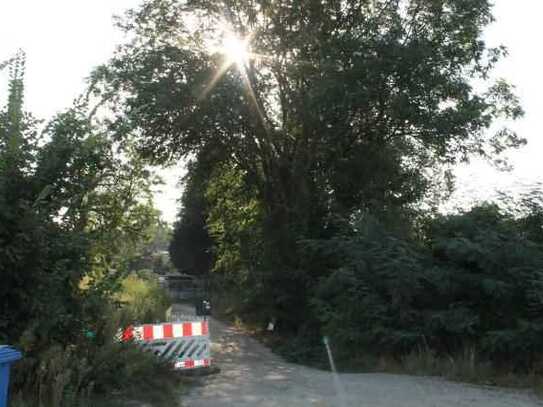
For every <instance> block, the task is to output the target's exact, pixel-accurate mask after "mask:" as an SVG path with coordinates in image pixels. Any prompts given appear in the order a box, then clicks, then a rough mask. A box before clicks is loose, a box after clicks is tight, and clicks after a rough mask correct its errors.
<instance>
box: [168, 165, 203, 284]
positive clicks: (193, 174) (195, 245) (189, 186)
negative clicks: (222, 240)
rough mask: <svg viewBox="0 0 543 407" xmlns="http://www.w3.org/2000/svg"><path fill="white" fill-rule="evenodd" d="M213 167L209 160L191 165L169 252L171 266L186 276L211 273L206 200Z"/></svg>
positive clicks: (186, 177)
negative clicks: (186, 274)
mask: <svg viewBox="0 0 543 407" xmlns="http://www.w3.org/2000/svg"><path fill="white" fill-rule="evenodd" d="M211 166H212V164H211V163H210V162H209V160H203V159H201V160H196V161H194V162H192V163H190V164H189V165H188V173H187V175H186V176H185V178H184V193H183V196H182V198H181V209H180V211H179V215H178V220H177V222H176V223H175V226H174V231H173V236H172V239H171V241H170V246H169V248H168V249H169V253H170V258H171V260H172V263H173V264H174V266H175V267H176V268H177V269H178V270H179V271H181V272H183V273H188V274H195V275H200V276H204V275H207V274H208V273H209V271H210V269H211V265H212V253H211V252H212V240H211V238H210V236H209V232H208V229H207V225H206V217H207V208H208V205H207V203H206V198H205V193H206V189H207V185H208V183H209V178H210V171H211V169H210V168H212V167H211Z"/></svg>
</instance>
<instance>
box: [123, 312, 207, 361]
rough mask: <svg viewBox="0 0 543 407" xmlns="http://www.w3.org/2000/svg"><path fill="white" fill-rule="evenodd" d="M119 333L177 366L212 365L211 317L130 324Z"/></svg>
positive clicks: (127, 339)
mask: <svg viewBox="0 0 543 407" xmlns="http://www.w3.org/2000/svg"><path fill="white" fill-rule="evenodd" d="M119 336H120V338H119V339H120V340H121V341H123V342H129V341H135V342H137V343H138V344H139V346H141V348H142V349H143V350H145V351H149V352H152V353H154V354H155V355H156V356H157V357H161V358H163V359H165V360H170V361H171V362H172V363H173V365H174V368H175V369H195V368H201V367H208V366H210V365H211V356H210V352H211V342H210V340H209V327H208V322H207V321H195V322H179V323H165V324H145V325H141V326H129V327H128V328H126V329H125V330H124V331H122V334H121V335H119Z"/></svg>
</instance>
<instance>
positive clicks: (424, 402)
mask: <svg viewBox="0 0 543 407" xmlns="http://www.w3.org/2000/svg"><path fill="white" fill-rule="evenodd" d="M179 310H180V311H181V307H180V309H179ZM182 311H184V313H187V312H188V310H187V308H185V307H182ZM210 332H211V337H212V341H213V348H212V349H213V358H214V363H215V364H217V365H218V366H220V369H221V372H220V373H219V374H217V375H213V376H209V377H204V378H201V379H199V385H198V386H196V387H194V388H193V389H191V391H190V392H189V393H188V394H187V395H184V396H183V405H184V406H187V407H212V406H213V407H214V406H264V407H275V406H286V407H290V406H292V407H298V406H300V407H301V406H304V407H305V406H314V407H324V406H338V407H342V406H345V407H347V406H349V407H351V406H353V407H354V406H357V407H358V406H368V407H369V406H371V407H452V406H455V407H459V406H461V407H467V406H483V407H505V406H508V407H509V406H518V407H534V406H543V403H541V402H540V401H539V400H538V399H537V398H536V397H535V396H534V395H532V394H531V393H530V392H528V391H515V390H501V389H495V388H485V387H479V386H471V385H465V384H458V383H451V382H447V381H445V380H442V379H437V378H421V377H412V376H401V375H389V374H341V375H339V379H340V383H341V386H342V387H343V389H344V397H343V400H342V399H341V397H339V396H338V395H337V394H336V390H335V387H334V381H333V377H332V375H331V374H330V373H329V372H324V371H320V370H316V369H311V368H308V367H304V366H299V365H293V364H290V363H286V362H285V361H283V360H282V359H281V358H280V357H278V356H277V355H274V354H273V353H271V351H269V350H268V349H267V348H266V347H264V346H263V345H261V344H260V343H258V342H257V341H255V340H254V339H252V338H250V337H247V336H246V335H243V334H242V333H240V332H239V331H237V330H236V329H235V328H233V327H230V326H226V325H224V324H222V323H220V322H218V321H216V320H213V319H212V320H211V321H210Z"/></svg>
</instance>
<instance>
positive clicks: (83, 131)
mask: <svg viewBox="0 0 543 407" xmlns="http://www.w3.org/2000/svg"><path fill="white" fill-rule="evenodd" d="M9 64H10V70H11V72H10V85H9V98H8V102H7V106H6V107H5V108H3V109H2V110H0V225H1V227H0V276H1V281H2V284H0V309H1V310H2V312H1V316H0V341H1V342H4V343H5V342H7V343H10V344H13V345H15V346H17V347H19V348H21V349H22V350H23V352H24V354H25V358H24V361H23V362H22V363H20V364H18V368H17V373H16V377H15V380H14V383H15V387H14V390H15V392H21V394H23V395H24V397H25V398H27V399H29V400H31V402H33V403H44V404H45V405H53V406H55V407H57V406H61V405H68V404H70V403H71V402H72V401H74V400H76V399H78V398H80V397H86V396H89V395H91V393H94V392H97V391H98V392H109V391H112V390H120V389H121V388H122V387H123V383H122V380H124V379H122V376H119V374H123V373H126V374H129V375H131V376H132V379H133V380H132V382H130V381H126V382H124V384H126V386H128V385H129V384H130V383H133V384H134V385H136V383H138V387H142V384H141V383H142V382H143V381H146V380H147V381H148V380H149V377H150V376H149V375H152V374H154V373H157V377H159V376H160V375H159V374H158V371H159V370H162V372H163V373H164V372H165V371H166V367H165V366H162V367H160V366H157V364H156V361H153V360H151V359H149V358H146V357H141V355H140V354H138V355H137V354H136V350H135V349H132V350H130V349H128V348H127V349H124V348H123V347H122V346H121V345H120V344H117V343H113V338H114V333H115V331H116V329H117V328H118V326H115V325H114V324H116V323H118V322H119V320H118V318H117V317H116V313H117V312H116V311H114V308H113V307H114V301H113V294H114V293H115V292H117V290H119V281H120V278H121V277H123V276H124V275H125V274H126V273H127V272H128V271H129V269H128V265H129V261H130V259H131V257H133V255H134V253H135V252H136V249H137V247H138V246H139V245H140V242H141V241H142V240H145V237H146V235H147V230H148V229H149V227H150V225H151V224H152V223H153V222H154V221H155V219H156V211H155V210H154V209H153V208H152V206H151V205H150V186H151V184H152V183H153V182H154V180H153V177H152V176H151V174H150V173H149V171H148V170H147V169H146V168H145V165H144V163H143V161H141V160H140V159H139V158H138V157H136V156H135V155H134V154H133V150H131V149H130V147H129V146H124V147H123V150H122V151H119V150H118V146H116V145H115V143H114V142H113V141H112V139H111V137H110V134H109V133H108V132H107V129H106V128H105V127H104V126H103V125H102V123H101V122H100V121H99V120H97V119H96V118H95V117H94V112H93V110H94V109H91V108H90V106H89V102H88V101H86V100H85V99H81V100H78V101H77V102H76V103H75V104H74V106H73V107H71V108H70V109H67V110H66V111H64V112H62V113H59V114H58V115H57V116H55V117H54V118H53V119H52V120H50V121H49V122H48V123H46V124H45V125H44V126H42V127H43V130H42V131H39V127H40V125H41V123H39V122H38V121H37V120H35V119H34V118H33V117H32V116H31V115H30V114H28V113H25V112H24V110H23V90H24V66H25V57H24V53H22V52H21V53H18V54H17V55H16V57H15V58H14V59H12V60H11V61H10V62H9ZM147 308H148V310H149V312H150V308H151V305H148V306H147ZM112 327H114V330H115V331H113V330H112ZM92 338H94V339H92ZM121 348H122V349H121ZM136 356H138V357H136ZM113 379H115V380H113ZM121 379H122V380H121ZM125 388H126V387H125ZM40 405H41V404H40Z"/></svg>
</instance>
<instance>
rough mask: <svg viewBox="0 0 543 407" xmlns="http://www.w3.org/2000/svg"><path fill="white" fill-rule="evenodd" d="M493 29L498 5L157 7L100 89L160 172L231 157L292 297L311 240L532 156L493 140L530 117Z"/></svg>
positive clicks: (417, 0)
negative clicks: (465, 166) (491, 36)
mask: <svg viewBox="0 0 543 407" xmlns="http://www.w3.org/2000/svg"><path fill="white" fill-rule="evenodd" d="M491 21H492V14H491V3H490V1H488V0H320V1H314V0H283V1H271V0H223V1H205V0H179V1H176V0H147V1H145V2H144V3H143V5H142V6H141V8H139V9H138V10H133V11H131V12H129V13H128V14H127V17H126V18H125V19H124V20H123V21H122V22H121V26H122V27H123V28H124V29H125V30H126V31H127V32H128V33H129V34H130V38H131V41H130V42H129V43H127V44H125V45H124V46H122V47H120V48H119V51H118V52H117V54H116V56H115V57H114V58H113V59H112V61H111V63H110V64H109V65H108V66H106V67H103V68H101V69H99V70H97V71H96V73H95V77H94V79H95V81H96V84H97V85H96V89H97V90H100V91H101V93H102V95H103V96H104V97H105V98H106V99H107V98H108V97H109V100H112V101H113V102H118V103H114V104H113V107H114V109H115V112H116V117H115V119H114V120H113V121H112V127H113V128H115V129H116V131H117V134H120V133H119V131H120V130H123V129H124V130H132V129H137V132H136V134H138V136H137V144H138V148H139V150H140V151H141V152H142V153H143V154H144V155H145V156H147V157H149V158H151V159H152V160H153V161H155V162H164V161H169V160H172V159H176V158H179V157H187V156H191V155H192V154H199V153H202V152H204V151H206V150H209V149H210V148H212V149H220V150H221V151H223V152H224V161H226V162H228V163H230V165H231V166H233V167H235V168H236V169H239V172H240V173H241V174H242V175H243V176H244V178H245V182H246V183H248V184H250V185H251V186H252V187H254V189H255V191H256V195H257V198H258V199H259V201H260V202H261V203H262V207H263V211H264V215H263V217H262V219H263V225H262V226H263V233H264V236H265V241H266V245H265V248H266V250H265V251H266V252H267V253H268V257H269V259H270V266H269V268H270V269H273V270H275V272H276V275H277V273H279V271H278V270H280V271H283V272H286V273H287V274H284V277H285V278H287V280H286V281H283V280H281V283H278V282H277V281H275V280H273V281H274V282H273V283H270V284H272V285H275V286H282V289H284V286H285V285H287V284H288V285H290V286H291V287H292V295H293V296H295V295H298V294H299V293H303V292H302V291H300V288H301V286H303V285H304V283H303V281H302V282H300V281H298V283H292V281H291V280H292V279H291V276H292V275H293V273H292V271H293V270H295V269H296V268H298V267H299V253H298V252H297V250H295V246H296V241H297V240H298V239H300V238H303V237H315V236H319V235H321V234H322V233H324V231H325V230H326V228H327V227H329V225H330V220H331V218H333V217H336V216H339V217H343V218H348V217H349V216H351V215H352V214H353V213H354V212H356V211H359V210H370V211H373V212H376V213H379V212H380V213H383V212H390V211H391V210H395V208H404V207H408V206H412V205H413V204H415V203H417V202H420V201H421V200H423V199H424V198H425V197H427V196H428V195H429V194H430V193H431V192H433V191H435V188H433V186H435V184H436V183H439V182H440V181H439V180H443V179H444V180H446V181H451V175H450V172H448V170H449V169H450V168H451V166H453V165H454V164H456V163H458V162H459V161H465V160H469V159H470V157H473V156H482V157H484V158H488V159H496V158H498V155H499V154H500V153H501V152H503V151H504V150H506V149H507V148H510V147H516V146H518V145H519V144H521V143H522V142H523V141H522V140H521V139H519V138H518V137H517V136H516V135H515V134H514V133H513V132H511V131H509V130H507V129H501V130H500V131H498V132H496V133H494V134H492V133H490V131H489V129H490V128H491V125H492V124H493V122H494V121H495V119H497V118H499V117H504V118H512V119H514V118H517V117H519V116H520V115H521V114H522V109H521V108H520V107H519V105H518V101H517V99H516V97H515V96H514V94H513V93H512V91H511V87H510V86H509V85H508V84H507V83H506V82H504V81H498V82H496V83H489V82H488V78H489V74H490V72H491V70H492V67H493V66H494V65H495V63H496V62H497V61H498V60H499V59H500V58H501V57H503V56H504V55H505V54H506V51H505V49H504V48H501V47H500V48H488V47H487V46H486V44H485V42H484V41H483V39H482V31H483V29H484V28H485V27H486V26H487V25H488V24H489V23H490V22H491ZM244 48H245V49H247V50H248V52H247V53H244V52H243V49H244ZM450 184H451V183H450V182H449V183H448V185H450ZM441 186H442V185H441ZM440 189H441V190H444V191H446V190H447V188H438V190H440ZM289 270H290V271H289ZM289 279H290V280H289ZM302 280H303V279H302ZM297 293H298V294H297Z"/></svg>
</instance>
